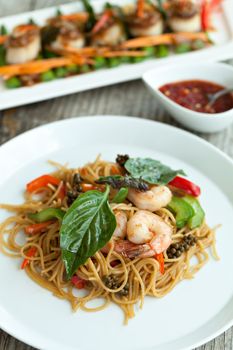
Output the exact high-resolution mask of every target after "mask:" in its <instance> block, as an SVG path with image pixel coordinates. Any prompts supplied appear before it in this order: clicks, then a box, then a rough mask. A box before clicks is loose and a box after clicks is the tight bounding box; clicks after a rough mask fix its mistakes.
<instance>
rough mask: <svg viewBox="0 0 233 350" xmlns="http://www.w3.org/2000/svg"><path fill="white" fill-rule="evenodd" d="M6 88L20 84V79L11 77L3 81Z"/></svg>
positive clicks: (16, 86) (12, 87)
mask: <svg viewBox="0 0 233 350" xmlns="http://www.w3.org/2000/svg"><path fill="white" fill-rule="evenodd" d="M5 84H6V87H7V88H8V89H15V88H18V87H20V86H22V83H21V80H20V79H19V78H18V77H11V78H9V79H7V80H6V81H5Z"/></svg>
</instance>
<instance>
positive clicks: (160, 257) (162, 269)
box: [155, 253, 165, 275]
mask: <svg viewBox="0 0 233 350" xmlns="http://www.w3.org/2000/svg"><path fill="white" fill-rule="evenodd" d="M155 259H156V260H157V261H158V262H159V266H160V268H159V271H160V273H161V274H162V275H163V274H164V272H165V267H164V256H163V253H160V254H156V255H155Z"/></svg>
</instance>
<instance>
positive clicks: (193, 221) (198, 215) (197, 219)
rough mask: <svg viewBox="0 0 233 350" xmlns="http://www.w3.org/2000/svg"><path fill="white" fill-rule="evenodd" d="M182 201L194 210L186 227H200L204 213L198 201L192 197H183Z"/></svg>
mask: <svg viewBox="0 0 233 350" xmlns="http://www.w3.org/2000/svg"><path fill="white" fill-rule="evenodd" d="M183 200H184V201H185V202H186V203H188V204H189V205H190V206H191V207H192V208H193V210H194V215H193V216H192V217H191V218H190V219H189V220H188V225H189V227H190V228H191V229H194V228H197V227H200V226H201V225H202V223H203V221H204V218H205V212H204V210H203V209H202V207H201V205H200V203H199V201H198V200H197V199H196V198H194V197H192V196H185V197H183Z"/></svg>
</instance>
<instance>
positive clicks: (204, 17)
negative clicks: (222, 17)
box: [201, 0, 211, 31]
mask: <svg viewBox="0 0 233 350" xmlns="http://www.w3.org/2000/svg"><path fill="white" fill-rule="evenodd" d="M210 14H211V6H210V2H209V1H208V0H204V1H203V3H202V6H201V27H202V30H204V31H205V30H208V29H209V28H210V27H211V25H210Z"/></svg>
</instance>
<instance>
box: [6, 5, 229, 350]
mask: <svg viewBox="0 0 233 350" xmlns="http://www.w3.org/2000/svg"><path fill="white" fill-rule="evenodd" d="M65 2H66V3H68V2H71V0H70V1H64V0H53V1H51V0H23V1H19V0H7V1H6V0H0V17H1V16H6V15H10V14H15V13H20V12H23V11H27V10H33V9H37V8H43V7H48V6H53V5H59V4H61V3H65ZM96 114H115V115H131V116H136V117H140V118H146V119H151V120H156V121H160V122H162V123H165V124H169V125H174V126H179V127H181V126H180V125H178V123H177V122H175V121H174V120H173V119H172V118H171V117H170V116H169V115H168V114H166V113H165V112H164V110H163V109H162V108H161V107H160V106H158V105H157V103H156V102H155V100H154V99H153V98H152V97H151V96H150V94H148V91H147V90H146V88H145V87H144V85H143V84H142V82H141V81H135V82H130V83H124V84H118V85H115V86H110V87H106V88H101V89H95V90H91V91H87V92H83V93H79V94H73V95H70V96H65V97H61V98H57V99H53V100H50V101H45V102H41V103H36V104H32V105H28V106H25V107H19V108H17V109H10V110H6V111H4V112H0V144H2V143H4V142H6V141H7V140H9V139H11V138H13V137H14V136H16V135H18V134H20V133H22V132H24V131H26V130H29V129H31V128H34V127H36V126H39V125H43V124H46V123H48V122H53V121H56V120H62V119H66V118H72V117H79V116H84V115H96ZM196 134H197V133H196ZM197 135H199V136H201V137H202V138H204V139H205V140H207V141H209V142H210V143H212V144H213V145H215V146H217V147H218V148H220V149H221V150H223V151H224V152H226V153H227V154H228V155H229V156H231V157H233V126H231V127H229V128H228V129H226V130H225V131H223V132H221V133H217V134H212V135H208V134H197ZM0 350H33V348H32V347H30V346H28V345H26V344H24V343H22V342H20V341H18V340H16V339H15V338H13V337H11V336H10V335H8V334H7V333H5V332H4V331H1V330H0ZM195 350H233V328H231V329H229V330H228V331H227V332H225V333H224V334H222V335H220V336H219V337H217V338H216V339H214V340H213V341H211V342H209V343H207V344H205V345H203V346H201V347H199V348H197V349H195Z"/></svg>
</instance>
